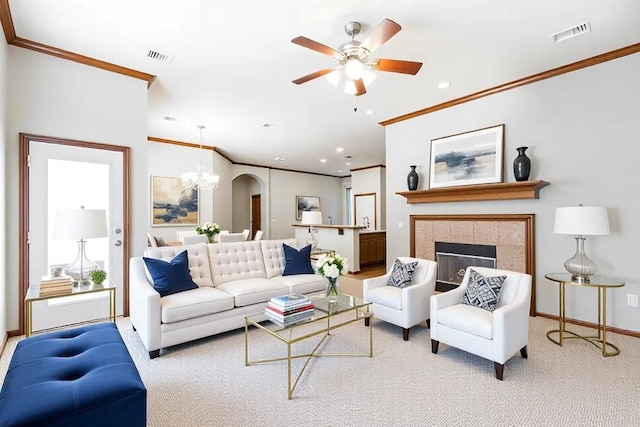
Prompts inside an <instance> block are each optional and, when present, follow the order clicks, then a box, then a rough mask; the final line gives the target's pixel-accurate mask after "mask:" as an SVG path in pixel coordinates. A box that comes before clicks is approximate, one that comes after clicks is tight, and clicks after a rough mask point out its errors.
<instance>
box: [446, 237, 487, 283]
mask: <svg viewBox="0 0 640 427" xmlns="http://www.w3.org/2000/svg"><path fill="white" fill-rule="evenodd" d="M435 251H436V261H437V262H438V276H437V278H436V291H440V292H446V291H449V290H451V289H455V288H457V287H458V286H459V285H460V283H462V278H463V277H464V273H465V271H466V270H467V267H489V268H496V247H495V245H476V244H467V243H450V242H435Z"/></svg>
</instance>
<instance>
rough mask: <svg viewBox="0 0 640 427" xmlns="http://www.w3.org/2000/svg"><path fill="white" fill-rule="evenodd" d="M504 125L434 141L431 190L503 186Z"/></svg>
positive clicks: (430, 180)
mask: <svg viewBox="0 0 640 427" xmlns="http://www.w3.org/2000/svg"><path fill="white" fill-rule="evenodd" d="M503 151H504V125H497V126H492V127H488V128H484V129H478V130H474V131H470V132H465V133H460V134H457V135H451V136H446V137H443V138H438V139H432V140H431V161H430V169H429V188H442V187H457V186H461V185H472V184H489V183H495V182H502V176H503V175H502V173H503V172H502V163H503Z"/></svg>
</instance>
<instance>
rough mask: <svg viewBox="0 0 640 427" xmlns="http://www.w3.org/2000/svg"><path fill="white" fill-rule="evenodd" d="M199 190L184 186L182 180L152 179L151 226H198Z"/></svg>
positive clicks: (157, 177) (159, 177)
mask: <svg viewBox="0 0 640 427" xmlns="http://www.w3.org/2000/svg"><path fill="white" fill-rule="evenodd" d="M198 220H199V218H198V190H191V189H188V188H185V187H184V186H183V185H182V180H181V179H180V178H171V177H164V176H152V177H151V226H152V227H175V226H183V225H184V226H196V225H198Z"/></svg>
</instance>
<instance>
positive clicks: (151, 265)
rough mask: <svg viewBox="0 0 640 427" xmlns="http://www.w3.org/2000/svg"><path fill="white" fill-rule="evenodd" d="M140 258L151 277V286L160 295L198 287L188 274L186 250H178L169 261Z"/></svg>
mask: <svg viewBox="0 0 640 427" xmlns="http://www.w3.org/2000/svg"><path fill="white" fill-rule="evenodd" d="M142 259H143V260H144V263H145V265H146V266H147V270H149V274H151V278H152V279H153V283H152V284H153V288H154V289H155V290H156V291H158V293H159V294H160V296H161V297H164V296H166V295H171V294H175V293H176V292H182V291H188V290H189V289H196V288H197V287H198V285H196V284H195V282H194V281H193V279H192V278H191V274H189V260H188V258H187V251H183V252H180V253H179V254H178V255H176V256H175V257H174V258H173V259H172V260H171V261H169V262H167V261H164V260H161V259H157V258H147V257H142Z"/></svg>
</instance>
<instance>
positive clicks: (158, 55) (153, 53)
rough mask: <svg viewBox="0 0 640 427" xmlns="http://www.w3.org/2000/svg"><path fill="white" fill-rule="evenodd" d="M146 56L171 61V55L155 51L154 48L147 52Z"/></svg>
mask: <svg viewBox="0 0 640 427" xmlns="http://www.w3.org/2000/svg"><path fill="white" fill-rule="evenodd" d="M147 58H151V59H155V60H156V61H160V62H171V61H173V56H171V55H165V54H164V53H160V52H156V51H155V50H150V51H149V52H148V53H147Z"/></svg>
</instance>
